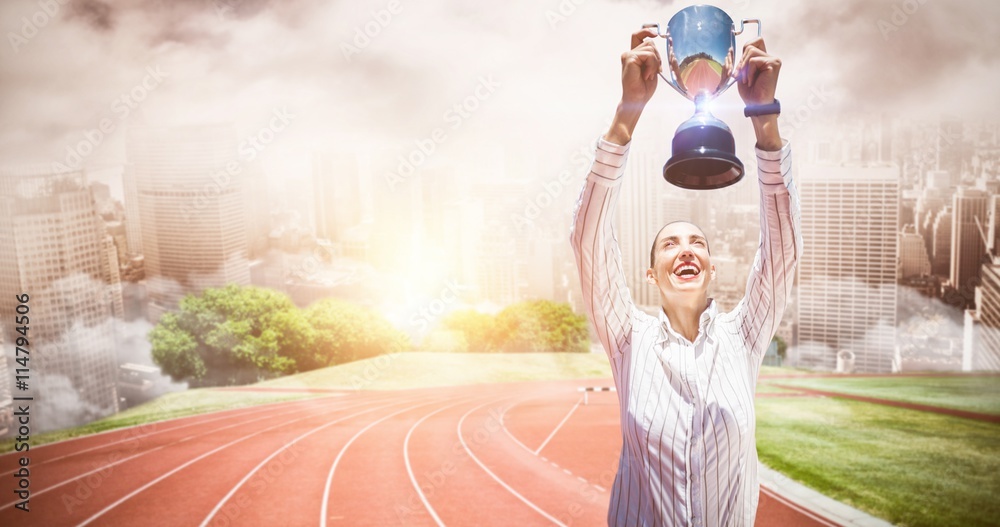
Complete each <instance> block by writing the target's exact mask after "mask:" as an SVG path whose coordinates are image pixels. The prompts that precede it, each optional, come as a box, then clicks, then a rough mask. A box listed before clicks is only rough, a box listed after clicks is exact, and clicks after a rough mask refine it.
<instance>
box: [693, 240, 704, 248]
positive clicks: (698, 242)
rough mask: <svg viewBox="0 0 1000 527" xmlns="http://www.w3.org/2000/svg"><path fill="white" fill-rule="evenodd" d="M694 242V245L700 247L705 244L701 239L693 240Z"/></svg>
mask: <svg viewBox="0 0 1000 527" xmlns="http://www.w3.org/2000/svg"><path fill="white" fill-rule="evenodd" d="M694 244H695V245H701V246H702V247H704V246H705V242H703V241H701V240H697V241H695V242H694Z"/></svg>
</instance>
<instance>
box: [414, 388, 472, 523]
mask: <svg viewBox="0 0 1000 527" xmlns="http://www.w3.org/2000/svg"><path fill="white" fill-rule="evenodd" d="M480 397H481V396H480ZM476 398H477V397H470V398H468V399H466V400H464V401H459V402H457V403H454V404H449V405H448V406H444V407H441V408H438V409H437V410H434V411H433V412H431V413H429V414H427V415H425V416H423V417H421V418H420V420H419V421H417V422H416V423H413V426H411V427H410V430H409V431H408V432H407V433H406V439H404V440H403V461H404V462H405V463H406V473H407V474H409V475H410V483H413V488H414V489H416V491H417V495H418V496H419V497H420V501H421V502H423V504H424V507H426V508H427V512H429V513H430V514H431V517H432V518H434V522H435V523H437V524H438V527H444V522H443V521H441V517H440V516H438V514H437V511H435V510H434V507H432V506H431V504H430V501H428V500H427V496H425V495H424V491H423V490H422V489H421V488H420V484H418V483H417V477H416V476H415V475H414V474H413V465H412V464H411V463H410V436H412V435H413V432H414V431H415V430H416V429H417V427H418V426H420V424H421V423H423V422H424V421H426V420H427V419H428V418H430V417H431V416H433V415H435V414H439V413H441V412H443V411H445V410H447V409H449V408H452V407H455V406H458V405H460V404H465V403H466V402H468V401H469V400H471V399H476Z"/></svg>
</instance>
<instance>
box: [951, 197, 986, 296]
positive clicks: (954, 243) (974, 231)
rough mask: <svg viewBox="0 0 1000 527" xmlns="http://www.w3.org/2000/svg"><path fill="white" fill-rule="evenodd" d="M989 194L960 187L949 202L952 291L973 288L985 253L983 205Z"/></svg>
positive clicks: (984, 214)
mask: <svg viewBox="0 0 1000 527" xmlns="http://www.w3.org/2000/svg"><path fill="white" fill-rule="evenodd" d="M988 198H989V195H988V194H986V192H984V191H982V190H979V189H972V188H965V187H959V189H958V192H957V193H955V197H954V198H953V201H952V210H953V211H954V215H953V216H952V221H951V225H952V227H951V267H950V271H951V272H950V273H949V278H950V280H951V285H952V287H954V288H955V289H958V290H962V289H968V288H970V287H971V286H972V285H975V284H974V282H972V281H973V280H975V279H976V278H978V277H979V268H980V266H981V265H982V263H983V256H984V255H985V254H986V242H985V238H986V228H987V223H986V205H987V200H988Z"/></svg>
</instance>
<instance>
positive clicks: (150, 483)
mask: <svg viewBox="0 0 1000 527" xmlns="http://www.w3.org/2000/svg"><path fill="white" fill-rule="evenodd" d="M334 411H336V410H334ZM326 413H332V412H326ZM313 417H318V416H317V415H307V416H305V417H301V418H299V419H294V420H292V421H284V422H281V423H278V424H276V425H274V426H271V427H268V428H264V429H262V430H258V431H256V432H254V433H252V434H249V435H245V436H243V437H241V438H239V439H234V440H233V441H230V442H228V443H226V444H224V445H222V446H220V447H217V448H214V449H212V450H210V451H208V452H206V453H204V454H202V455H200V456H198V457H196V458H194V459H192V460H190V461H188V462H187V463H184V464H183V465H180V466H179V467H177V468H175V469H173V470H171V471H170V472H167V473H166V474H163V475H161V476H160V477H158V478H156V479H154V480H153V481H150V482H149V483H146V484H145V485H143V486H141V487H139V488H138V489H135V490H134V491H132V492H130V493H129V494H127V495H126V496H125V497H123V498H121V499H119V500H118V501H116V502H114V503H112V504H111V505H108V506H107V507H105V508H103V509H101V510H100V511H98V512H97V513H96V514H94V515H93V516H91V517H89V518H87V519H86V520H84V521H83V522H81V523H80V524H78V525H77V527H83V526H84V525H88V524H90V523H91V522H93V521H94V520H96V519H98V518H100V517H101V516H103V515H105V514H106V513H107V512H108V511H110V510H112V509H114V508H115V507H117V506H119V505H121V504H122V503H125V502H126V501H128V500H130V499H132V498H133V497H134V496H136V495H138V494H139V493H140V492H142V491H144V490H146V489H148V488H149V487H152V486H153V485H155V484H157V483H159V482H161V481H163V480H165V479H167V478H168V477H170V476H172V475H174V474H176V473H178V472H180V471H181V470H184V469H185V468H187V467H189V466H191V465H193V464H195V463H197V462H199V461H201V460H202V459H205V458H207V457H208V456H211V455H212V454H215V453H216V452H219V451H221V450H224V449H226V448H229V447H231V446H233V445H235V444H236V443H241V442H243V441H246V440H247V439H250V438H251V437H254V436H258V435H260V434H263V433H264V432H268V431H271V430H274V429H275V428H281V427H283V426H288V425H290V424H292V423H297V422H299V421H304V420H306V419H310V418H313Z"/></svg>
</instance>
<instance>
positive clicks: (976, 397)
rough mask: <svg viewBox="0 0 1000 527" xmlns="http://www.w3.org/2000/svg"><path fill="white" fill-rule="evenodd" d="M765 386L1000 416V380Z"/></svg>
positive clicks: (822, 380) (799, 381)
mask: <svg viewBox="0 0 1000 527" xmlns="http://www.w3.org/2000/svg"><path fill="white" fill-rule="evenodd" d="M766 382H774V383H777V384H787V385H789V386H801V387H803V388H813V389H816V390H827V391H831V392H840V393H846V394H851V395H861V396H866V397H877V398H880V399H889V400H892V401H904V402H911V403H919V404H928V405H932V406H941V407H944V408H955V409H958V410H967V411H970V412H980V413H989V414H1000V376H964V375H963V376H952V377H867V378H866V377H814V378H808V377H806V378H795V379H774V380H771V381H769V380H762V381H761V383H766Z"/></svg>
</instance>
